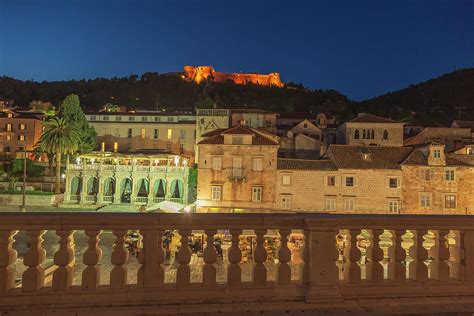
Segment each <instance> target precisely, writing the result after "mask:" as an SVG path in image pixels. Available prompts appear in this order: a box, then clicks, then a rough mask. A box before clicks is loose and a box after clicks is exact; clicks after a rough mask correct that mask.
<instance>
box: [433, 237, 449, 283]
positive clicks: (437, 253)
mask: <svg viewBox="0 0 474 316" xmlns="http://www.w3.org/2000/svg"><path fill="white" fill-rule="evenodd" d="M448 232H449V231H448V230H433V233H434V234H435V245H434V246H433V247H431V249H430V252H431V256H432V257H433V259H434V261H433V262H432V263H431V265H430V276H431V278H432V279H435V280H437V281H442V282H443V281H447V280H449V274H450V272H449V270H450V269H449V265H448V263H447V262H446V261H447V260H448V259H449V248H448V240H447V239H446V235H447V234H448Z"/></svg>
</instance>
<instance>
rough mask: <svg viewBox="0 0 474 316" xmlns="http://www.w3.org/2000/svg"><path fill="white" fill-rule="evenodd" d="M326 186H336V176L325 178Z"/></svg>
mask: <svg viewBox="0 0 474 316" xmlns="http://www.w3.org/2000/svg"><path fill="white" fill-rule="evenodd" d="M327 186H328V187H334V186H336V176H328V177H327Z"/></svg>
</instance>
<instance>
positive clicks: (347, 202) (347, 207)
mask: <svg viewBox="0 0 474 316" xmlns="http://www.w3.org/2000/svg"><path fill="white" fill-rule="evenodd" d="M344 211H346V212H352V211H354V199H344Z"/></svg>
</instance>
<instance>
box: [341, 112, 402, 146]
mask: <svg viewBox="0 0 474 316" xmlns="http://www.w3.org/2000/svg"><path fill="white" fill-rule="evenodd" d="M337 143H338V144H345V145H352V146H403V123H400V122H397V121H393V120H391V119H386V118H383V117H379V116H375V115H372V114H365V113H359V115H358V116H357V117H356V118H354V119H352V120H350V121H348V122H345V123H344V124H342V125H341V126H339V127H338V129H337Z"/></svg>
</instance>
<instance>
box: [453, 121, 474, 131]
mask: <svg viewBox="0 0 474 316" xmlns="http://www.w3.org/2000/svg"><path fill="white" fill-rule="evenodd" d="M453 123H456V125H457V126H459V127H461V128H470V129H471V130H472V131H473V132H474V121H459V120H455V121H454V122H453Z"/></svg>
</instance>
